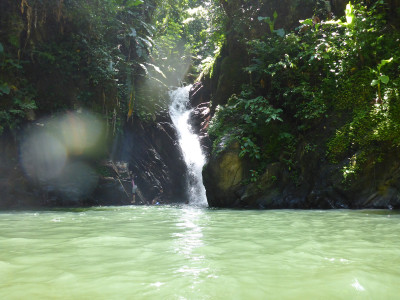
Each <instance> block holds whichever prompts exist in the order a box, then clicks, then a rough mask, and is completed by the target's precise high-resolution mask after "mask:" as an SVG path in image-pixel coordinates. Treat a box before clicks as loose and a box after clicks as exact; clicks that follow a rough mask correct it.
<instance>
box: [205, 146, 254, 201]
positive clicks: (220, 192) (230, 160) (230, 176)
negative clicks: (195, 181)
mask: <svg viewBox="0 0 400 300" xmlns="http://www.w3.org/2000/svg"><path fill="white" fill-rule="evenodd" d="M220 147H221V148H224V149H223V150H221V151H220V152H219V153H218V154H217V155H213V156H211V158H210V160H209V161H208V163H207V164H206V165H205V167H204V169H203V183H204V186H205V188H206V193H207V200H208V204H209V205H210V206H211V207H234V206H238V205H239V201H240V198H239V190H240V189H241V187H242V180H243V178H244V174H245V172H246V171H247V168H246V165H245V164H244V161H243V160H242V159H241V158H240V157H239V150H240V149H239V144H238V143H237V142H236V141H235V142H232V143H230V144H228V145H224V144H223V143H222V144H221V145H220Z"/></svg>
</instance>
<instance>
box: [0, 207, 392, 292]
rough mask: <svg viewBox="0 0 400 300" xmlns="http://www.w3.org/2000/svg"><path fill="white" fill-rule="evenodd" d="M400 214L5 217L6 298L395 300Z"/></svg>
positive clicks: (143, 212) (2, 262)
mask: <svg viewBox="0 0 400 300" xmlns="http://www.w3.org/2000/svg"><path fill="white" fill-rule="evenodd" d="M399 221H400V215H399V214H397V213H396V212H393V211H346V210H343V211H290V210H282V211H231V210H213V209H193V208H190V207H110V208H92V209H76V210H54V211H38V212H3V213H0V228H1V229H0V279H1V280H0V299H396V298H397V297H398V282H399V280H400V269H399V267H398V266H399V264H400V251H399V249H400V239H399V238H398V232H399V229H400V222H399Z"/></svg>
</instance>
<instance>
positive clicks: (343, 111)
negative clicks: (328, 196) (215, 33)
mask: <svg viewBox="0 0 400 300" xmlns="http://www.w3.org/2000/svg"><path fill="white" fill-rule="evenodd" d="M387 12H388V10H387V8H386V6H385V2H384V1H376V2H375V3H374V4H369V5H367V4H365V3H364V2H358V3H356V4H354V5H352V4H351V3H349V4H348V5H347V7H346V14H345V16H344V17H343V18H341V19H338V20H332V19H330V20H329V19H328V18H326V19H325V20H320V19H319V18H318V17H316V16H314V17H313V18H311V19H307V20H303V21H301V26H300V27H299V28H297V29H296V30H294V31H293V32H289V33H285V34H282V31H277V30H275V34H268V35H266V36H265V37H263V38H261V39H257V40H252V41H250V42H248V45H247V48H248V51H249V52H250V54H251V56H252V62H251V64H250V65H249V66H248V67H247V68H246V71H247V72H248V73H249V76H250V80H249V81H250V84H247V85H245V86H243V87H242V92H241V93H240V94H239V95H233V96H232V97H231V98H230V99H229V101H228V103H227V104H226V105H224V106H219V107H217V109H216V114H215V116H214V118H213V119H212V122H211V126H210V129H209V134H210V136H211V138H212V139H213V140H214V146H215V147H214V149H219V148H218V147H216V145H217V144H218V143H220V142H221V139H222V138H223V137H227V136H228V137H229V138H230V139H231V140H237V141H238V142H239V143H240V146H241V152H240V156H242V157H249V158H250V159H251V160H252V161H253V163H254V166H255V168H254V169H253V170H252V171H251V172H252V173H251V178H252V180H253V181H256V180H257V176H258V174H262V172H263V170H264V169H265V167H266V166H267V164H268V163H270V162H274V161H278V160H279V161H281V162H283V163H285V164H286V166H287V168H288V170H290V171H292V172H295V170H296V168H297V167H298V163H299V162H298V161H297V157H298V155H297V154H298V153H299V152H303V153H304V152H315V153H316V154H317V153H318V155H319V156H322V157H325V158H327V159H328V160H329V161H330V162H331V163H339V162H343V161H346V163H345V164H344V165H343V167H342V173H343V179H344V180H351V179H352V178H353V177H354V176H357V172H359V171H360V170H362V169H363V167H365V166H366V164H371V163H372V164H374V163H378V162H379V161H381V160H382V159H384V158H385V155H388V153H391V152H393V150H398V149H399V147H400V95H399V85H400V77H399V74H400V67H399V62H400V47H399V45H400V34H399V31H398V30H397V29H396V28H395V26H394V25H393V24H389V23H388V22H387ZM299 147H301V148H302V149H299Z"/></svg>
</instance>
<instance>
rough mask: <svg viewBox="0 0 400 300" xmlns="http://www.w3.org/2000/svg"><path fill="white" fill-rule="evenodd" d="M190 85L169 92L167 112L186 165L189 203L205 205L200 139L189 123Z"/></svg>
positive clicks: (190, 110) (203, 159)
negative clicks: (169, 101) (176, 132)
mask: <svg viewBox="0 0 400 300" xmlns="http://www.w3.org/2000/svg"><path fill="white" fill-rule="evenodd" d="M190 88H191V86H186V87H181V88H177V89H176V90H173V91H171V92H170V93H169V96H170V98H171V106H170V108H169V113H170V115H171V119H172V122H173V123H174V125H175V128H176V130H177V131H178V135H179V145H180V147H181V150H182V153H183V157H184V160H185V163H186V165H187V167H188V172H189V174H188V196H189V202H190V204H191V205H195V206H207V198H206V191H205V188H204V185H203V178H202V174H201V172H202V169H203V166H204V163H205V157H204V154H203V152H202V150H201V146H200V141H199V138H198V136H197V135H196V134H194V133H193V131H192V128H191V125H190V124H189V116H190V113H191V112H192V111H193V109H192V108H190V107H189V105H188V102H189V90H190Z"/></svg>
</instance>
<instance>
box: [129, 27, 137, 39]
mask: <svg viewBox="0 0 400 300" xmlns="http://www.w3.org/2000/svg"><path fill="white" fill-rule="evenodd" d="M136 35H137V33H136V30H135V28H133V27H131V33H129V36H131V37H136Z"/></svg>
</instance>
